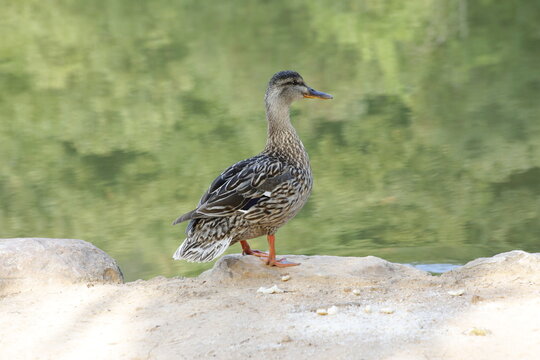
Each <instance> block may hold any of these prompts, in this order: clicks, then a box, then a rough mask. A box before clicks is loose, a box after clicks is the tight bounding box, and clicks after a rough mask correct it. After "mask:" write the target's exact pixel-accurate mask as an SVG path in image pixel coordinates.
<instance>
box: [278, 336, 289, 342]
mask: <svg viewBox="0 0 540 360" xmlns="http://www.w3.org/2000/svg"><path fill="white" fill-rule="evenodd" d="M291 341H292V339H291V337H290V336H289V335H285V336H284V337H283V339H281V341H280V343H288V342H291Z"/></svg>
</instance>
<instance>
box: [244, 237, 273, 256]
mask: <svg viewBox="0 0 540 360" xmlns="http://www.w3.org/2000/svg"><path fill="white" fill-rule="evenodd" d="M240 245H242V255H254V256H258V257H268V253H266V252H264V251H260V250H251V248H250V247H249V244H248V242H247V241H246V240H240Z"/></svg>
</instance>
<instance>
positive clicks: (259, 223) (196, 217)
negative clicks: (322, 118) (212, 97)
mask: <svg viewBox="0 0 540 360" xmlns="http://www.w3.org/2000/svg"><path fill="white" fill-rule="evenodd" d="M301 98H315V99H332V96H331V95H328V94H325V93H322V92H319V91H316V90H314V89H312V88H310V87H309V86H307V85H306V84H305V83H304V79H302V77H301V76H300V74H298V73H297V72H295V71H281V72H278V73H277V74H275V75H274V76H272V78H271V79H270V82H269V83H268V88H267V90H266V95H265V99H264V100H265V103H266V119H267V120H268V140H267V142H266V147H265V148H264V150H263V151H262V152H261V153H260V154H259V155H257V156H254V157H252V158H249V159H247V160H243V161H240V162H238V163H236V164H234V165H232V166H231V167H229V168H228V169H226V170H225V171H224V172H223V173H222V174H221V175H219V176H218V177H217V179H215V180H214V182H213V183H212V185H210V188H209V189H208V190H207V191H206V193H205V194H204V195H203V196H202V198H201V200H200V201H199V205H198V206H197V208H196V209H195V210H193V211H190V212H188V213H187V214H184V215H182V216H180V217H179V218H178V219H176V220H175V221H174V223H173V225H176V224H178V223H181V222H183V221H186V220H189V224H188V226H187V229H186V234H187V238H186V239H185V240H184V242H183V243H182V245H181V246H180V247H179V248H178V250H176V252H175V253H174V256H173V258H174V259H176V260H180V259H183V260H187V261H196V262H206V261H211V260H213V259H215V258H216V257H218V256H219V255H221V254H222V253H223V252H224V251H225V250H226V249H227V248H228V247H229V246H230V245H232V244H234V243H236V242H238V241H240V243H241V245H242V250H243V254H247V255H256V256H259V257H263V258H264V259H263V260H266V264H267V265H270V266H278V267H285V266H294V265H299V264H295V263H291V262H288V261H286V260H285V259H278V260H276V251H275V247H274V242H275V234H276V231H277V230H278V229H279V228H280V227H281V226H283V225H284V224H285V223H286V222H287V221H289V220H290V219H292V218H293V217H294V216H295V215H296V214H297V213H298V212H299V211H300V209H302V207H303V206H304V204H305V203H306V201H307V199H308V197H309V195H310V193H311V187H312V185H313V177H312V175H311V168H310V166H309V158H308V154H307V153H306V150H305V149H304V145H303V144H302V141H300V138H299V137H298V135H297V134H296V131H295V130H294V128H293V126H292V125H291V121H290V116H289V107H290V105H291V103H292V102H293V101H295V100H299V99H301ZM262 235H266V236H267V239H268V245H269V253H268V254H267V253H265V252H262V251H258V250H252V249H250V247H249V245H248V243H247V241H246V240H248V239H253V238H256V237H259V236H262Z"/></svg>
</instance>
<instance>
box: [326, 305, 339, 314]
mask: <svg viewBox="0 0 540 360" xmlns="http://www.w3.org/2000/svg"><path fill="white" fill-rule="evenodd" d="M327 312H328V315H336V314H337V313H338V312H339V308H338V307H337V306H335V305H332V306H330V307H329V308H328V310H327Z"/></svg>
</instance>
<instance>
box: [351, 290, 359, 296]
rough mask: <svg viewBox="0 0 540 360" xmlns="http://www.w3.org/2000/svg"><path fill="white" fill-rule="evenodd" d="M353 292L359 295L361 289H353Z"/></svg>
mask: <svg viewBox="0 0 540 360" xmlns="http://www.w3.org/2000/svg"><path fill="white" fill-rule="evenodd" d="M352 293H353V294H354V295H356V296H358V295H360V290H358V289H354V290H353V291H352Z"/></svg>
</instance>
